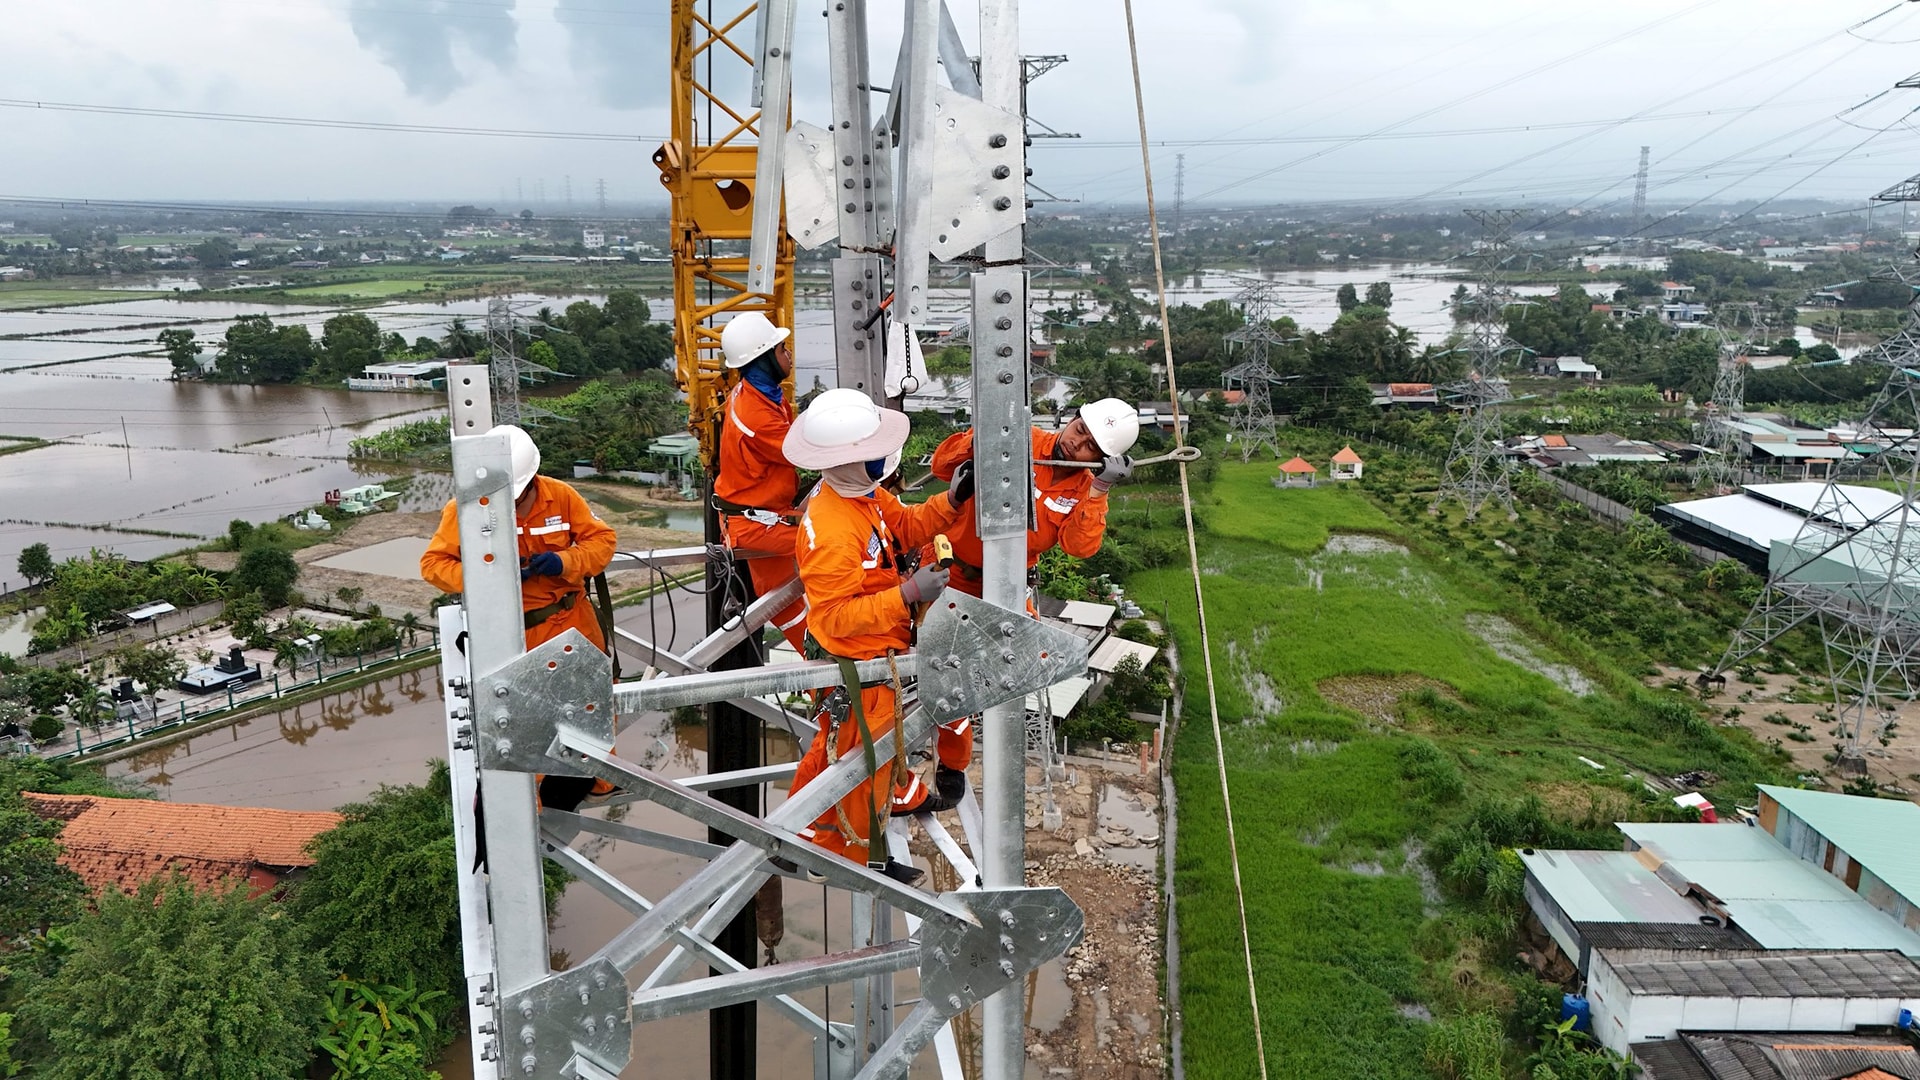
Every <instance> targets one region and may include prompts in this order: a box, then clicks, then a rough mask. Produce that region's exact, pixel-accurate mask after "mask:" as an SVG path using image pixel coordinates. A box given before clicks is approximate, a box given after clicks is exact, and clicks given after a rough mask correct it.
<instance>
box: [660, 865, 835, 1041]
mask: <svg viewBox="0 0 1920 1080" xmlns="http://www.w3.org/2000/svg"><path fill="white" fill-rule="evenodd" d="M762 877H763V875H760V874H755V875H753V876H752V877H749V878H747V879H745V880H743V881H741V882H739V883H738V884H736V885H734V886H733V887H732V888H730V889H728V890H726V891H725V892H723V893H721V894H720V899H718V900H715V901H714V902H713V907H712V908H711V909H710V910H708V912H707V913H706V914H705V915H702V916H701V917H700V918H698V919H695V920H694V921H693V922H691V923H689V924H688V925H687V930H688V931H689V932H691V933H693V934H695V935H696V936H699V937H702V938H706V939H707V940H709V941H711V940H713V936H714V935H715V934H717V933H719V932H720V928H721V927H723V926H725V925H727V923H728V922H730V921H732V919H733V916H734V913H735V912H737V911H739V910H740V909H741V908H743V907H746V906H747V902H748V900H749V899H751V898H752V897H753V896H754V895H755V894H756V893H757V892H759V890H760V884H761V879H762ZM692 962H693V954H692V953H691V952H689V951H687V950H686V949H683V948H680V947H679V946H677V945H676V946H674V948H673V951H672V952H670V953H668V954H667V958H666V959H665V960H662V961H661V962H660V963H659V965H658V966H656V967H655V968H654V969H653V970H652V971H651V972H649V973H648V974H647V977H646V978H644V979H642V980H640V989H642V990H651V989H653V988H654V987H656V986H665V985H667V984H668V983H671V982H673V981H675V980H676V979H678V978H679V977H680V973H681V972H682V971H684V970H686V966H687V965H688V964H690V963H692ZM848 1048H849V1050H851V1048H852V1047H851V1044H849V1047H848Z"/></svg>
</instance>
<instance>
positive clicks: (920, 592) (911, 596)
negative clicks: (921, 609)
mask: <svg viewBox="0 0 1920 1080" xmlns="http://www.w3.org/2000/svg"><path fill="white" fill-rule="evenodd" d="M950 576H952V572H951V571H949V570H947V569H945V568H943V567H939V566H923V567H921V568H920V569H918V570H915V571H914V572H913V576H912V577H910V578H908V579H907V580H905V581H903V582H901V583H900V599H902V600H905V601H906V602H907V603H909V604H924V603H926V602H927V601H929V600H932V599H933V598H934V597H936V596H939V595H940V594H941V593H942V592H943V591H945V590H946V587H947V578H948V577H950Z"/></svg>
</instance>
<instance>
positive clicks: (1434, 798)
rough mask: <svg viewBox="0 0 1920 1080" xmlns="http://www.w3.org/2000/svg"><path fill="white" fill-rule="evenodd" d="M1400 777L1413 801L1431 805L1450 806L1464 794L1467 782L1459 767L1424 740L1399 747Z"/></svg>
mask: <svg viewBox="0 0 1920 1080" xmlns="http://www.w3.org/2000/svg"><path fill="white" fill-rule="evenodd" d="M1400 776H1401V778H1402V779H1404V780H1406V781H1407V783H1408V784H1409V785H1411V786H1412V788H1413V793H1414V796H1415V797H1416V798H1420V799H1424V800H1426V801H1427V802H1430V803H1450V802H1453V801H1454V800H1456V799H1458V798H1460V797H1461V796H1462V795H1465V794H1466V793H1467V778H1466V777H1465V776H1463V775H1461V773H1460V766H1458V765H1456V764H1454V760H1453V758H1451V757H1449V756H1448V755H1447V754H1446V752H1445V751H1443V750H1441V749H1440V748H1439V747H1438V746H1435V745H1434V744H1433V743H1431V742H1429V741H1427V740H1426V739H1420V738H1412V739H1407V740H1405V741H1404V742H1402V743H1401V744H1400Z"/></svg>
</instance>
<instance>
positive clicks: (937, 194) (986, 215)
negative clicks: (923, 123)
mask: <svg viewBox="0 0 1920 1080" xmlns="http://www.w3.org/2000/svg"><path fill="white" fill-rule="evenodd" d="M933 107H934V113H935V115H934V147H933V161H934V170H933V191H932V193H931V199H932V205H933V211H932V212H933V231H932V233H931V235H930V236H929V239H930V240H931V241H932V243H931V244H930V245H929V246H930V247H931V248H932V250H933V253H934V255H935V256H936V257H938V258H942V259H951V258H953V257H955V256H957V255H964V254H966V253H967V252H969V251H972V250H973V249H974V248H977V247H979V246H980V245H982V244H984V243H986V242H987V241H989V240H992V239H994V238H995V237H998V236H1002V235H1005V234H1006V233H1008V232H1010V231H1012V230H1014V229H1017V228H1019V227H1020V226H1021V225H1023V224H1025V223H1026V220H1027V177H1026V161H1025V154H1026V148H1025V145H1024V141H1023V140H1025V138H1026V125H1024V124H1023V123H1021V121H1020V118H1019V117H1018V116H1015V115H1014V114H1013V113H1010V112H1008V111H1007V110H1005V109H1001V108H996V107H995V106H992V105H988V104H985V103H984V102H981V101H979V100H976V99H974V98H970V97H968V96H966V95H965V94H963V93H960V92H959V91H957V90H951V89H948V88H947V87H944V86H939V87H936V88H935V89H934V92H933Z"/></svg>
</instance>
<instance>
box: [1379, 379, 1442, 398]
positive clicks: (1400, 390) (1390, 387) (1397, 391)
mask: <svg viewBox="0 0 1920 1080" xmlns="http://www.w3.org/2000/svg"><path fill="white" fill-rule="evenodd" d="M1387 393H1389V394H1392V395H1393V396H1394V397H1412V396H1413V395H1415V394H1431V393H1433V384H1432V383H1425V382H1396V383H1388V384H1387Z"/></svg>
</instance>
